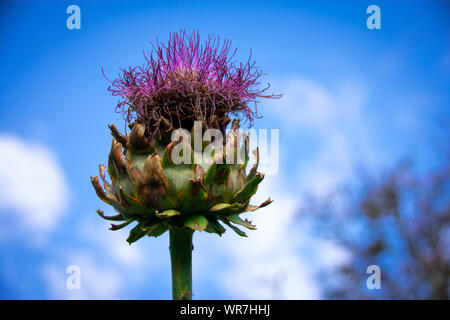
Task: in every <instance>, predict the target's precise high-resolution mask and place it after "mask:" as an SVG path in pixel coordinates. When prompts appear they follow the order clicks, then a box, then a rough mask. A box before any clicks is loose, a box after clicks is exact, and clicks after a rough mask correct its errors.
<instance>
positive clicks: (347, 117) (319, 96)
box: [263, 76, 380, 194]
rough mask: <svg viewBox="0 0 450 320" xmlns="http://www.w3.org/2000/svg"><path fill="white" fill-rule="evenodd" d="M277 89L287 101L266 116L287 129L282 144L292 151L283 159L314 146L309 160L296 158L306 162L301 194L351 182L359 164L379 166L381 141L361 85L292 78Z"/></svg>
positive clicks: (271, 106)
mask: <svg viewBox="0 0 450 320" xmlns="http://www.w3.org/2000/svg"><path fill="white" fill-rule="evenodd" d="M278 87H279V90H278V91H281V92H283V93H284V96H283V98H282V99H281V100H279V101H273V102H270V103H269V105H268V107H267V108H265V110H264V111H263V112H264V114H265V115H269V116H272V117H274V118H275V119H278V121H280V123H282V124H283V125H284V126H285V127H283V132H281V133H280V140H281V141H283V140H284V141H289V144H290V145H289V146H288V147H287V146H284V148H283V150H282V152H280V154H281V155H286V154H288V155H289V154H293V153H292V152H290V151H292V147H293V148H297V149H300V148H301V147H302V145H301V143H302V141H303V142H310V141H313V142H314V150H313V151H311V153H310V154H300V153H298V152H297V153H294V154H295V155H297V156H298V157H301V160H303V162H302V163H301V164H298V165H296V168H295V170H296V172H297V173H296V174H297V181H298V183H296V186H297V188H298V189H297V190H298V191H299V192H309V193H313V194H324V193H327V192H328V191H330V190H332V189H333V188H334V187H336V185H337V184H339V183H341V182H343V181H346V180H348V179H349V177H351V176H352V173H353V170H354V169H355V166H357V165H358V164H359V163H360V161H361V160H363V161H367V162H371V161H378V159H379V156H378V155H379V153H378V150H380V148H379V146H378V140H377V139H376V137H375V136H374V130H373V122H372V121H370V119H369V118H368V116H367V112H366V110H365V107H366V105H367V100H368V91H367V89H366V88H365V86H364V85H363V84H361V82H360V81H352V80H346V81H342V82H341V83H339V84H338V85H336V86H335V87H333V88H329V87H327V86H325V85H323V84H320V83H318V82H315V81H313V80H310V79H306V78H304V77H301V76H294V77H291V78H290V79H288V80H287V81H282V82H281V83H279V84H278ZM281 111H282V112H281ZM293 115H295V116H293ZM300 130H301V131H300ZM299 132H302V134H303V136H299ZM283 135H284V136H283ZM286 135H287V136H286ZM292 143H295V145H294V146H292ZM289 152H290V153H289ZM305 159H307V162H306V160H305ZM291 175H292V174H291ZM291 175H290V176H291Z"/></svg>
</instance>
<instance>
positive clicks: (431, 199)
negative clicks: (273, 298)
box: [303, 162, 450, 299]
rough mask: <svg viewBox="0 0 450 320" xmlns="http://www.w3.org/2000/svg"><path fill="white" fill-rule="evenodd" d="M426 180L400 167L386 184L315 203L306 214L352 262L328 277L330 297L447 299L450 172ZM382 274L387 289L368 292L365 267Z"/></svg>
mask: <svg viewBox="0 0 450 320" xmlns="http://www.w3.org/2000/svg"><path fill="white" fill-rule="evenodd" d="M448 163H449V162H446V163H445V165H443V166H441V168H439V169H437V170H436V171H434V172H430V173H428V174H425V175H419V174H417V173H415V172H414V171H413V169H412V167H411V165H410V164H408V163H401V164H400V165H398V166H396V167H395V168H393V169H392V170H391V171H390V172H388V173H387V174H385V175H383V176H382V177H381V178H379V179H373V178H371V177H367V176H366V177H365V178H364V179H362V184H361V186H359V187H357V188H353V189H351V188H347V189H344V190H338V191H336V192H335V193H333V194H331V195H329V196H327V197H324V198H312V199H310V200H311V201H310V202H309V203H310V205H309V206H308V207H307V208H304V209H303V211H304V212H306V213H308V216H309V217H311V218H312V220H313V225H314V226H315V228H316V229H317V232H318V233H319V234H320V235H322V236H325V237H328V238H329V239H331V240H332V241H334V242H336V243H337V244H338V245H340V246H342V247H344V248H346V249H347V250H348V251H349V253H350V254H351V259H350V260H349V261H348V262H347V263H344V264H343V265H341V266H340V267H338V268H337V269H335V270H332V271H331V272H325V273H323V274H322V275H321V276H322V277H324V280H325V281H324V283H325V286H326V289H325V295H326V297H327V298H338V299H371V298H380V299H448V298H449V278H450V249H449V248H450V227H449V221H450V166H449V165H448ZM372 264H375V265H378V266H380V268H381V275H382V276H381V279H382V281H381V283H382V288H381V290H369V289H368V288H367V287H366V279H367V277H368V276H369V275H367V274H366V268H367V266H369V265H372Z"/></svg>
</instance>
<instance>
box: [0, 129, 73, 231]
mask: <svg viewBox="0 0 450 320" xmlns="http://www.w3.org/2000/svg"><path fill="white" fill-rule="evenodd" d="M0 150H1V154H2V156H1V157H0V214H5V213H12V214H13V217H14V219H15V220H16V221H17V222H19V224H21V225H22V226H25V227H28V228H30V229H32V230H33V231H34V232H37V231H49V230H51V229H52V228H53V227H55V226H56V225H57V223H58V221H59V219H60V218H61V217H62V215H63V214H64V212H65V209H66V207H67V201H68V189H67V183H66V180H65V177H64V172H63V170H62V168H61V167H60V165H59V163H58V161H57V159H56V156H55V155H54V153H53V152H52V151H51V150H50V149H48V148H47V147H45V146H43V145H39V144H35V143H30V142H27V141H24V140H22V139H20V138H18V137H15V136H12V135H0Z"/></svg>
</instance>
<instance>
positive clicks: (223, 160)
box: [91, 31, 279, 244]
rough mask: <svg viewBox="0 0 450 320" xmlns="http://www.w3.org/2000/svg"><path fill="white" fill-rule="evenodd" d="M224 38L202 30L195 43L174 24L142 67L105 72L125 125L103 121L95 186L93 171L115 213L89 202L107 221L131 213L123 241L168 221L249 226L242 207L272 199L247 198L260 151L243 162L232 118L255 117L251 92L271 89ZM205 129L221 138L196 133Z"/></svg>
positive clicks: (244, 141)
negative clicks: (107, 147)
mask: <svg viewBox="0 0 450 320" xmlns="http://www.w3.org/2000/svg"><path fill="white" fill-rule="evenodd" d="M230 44H231V43H230V42H229V41H224V42H220V39H219V38H217V37H214V36H210V37H209V38H208V39H207V41H206V42H205V43H204V44H203V45H201V43H200V37H199V35H198V33H197V32H193V33H192V34H186V33H185V32H184V31H181V32H179V33H174V34H171V36H170V38H169V41H168V43H167V44H160V43H157V44H156V46H154V51H153V52H152V53H151V55H150V56H149V57H148V56H146V57H145V60H146V62H145V64H144V65H143V66H141V67H134V68H132V67H130V68H128V69H122V70H121V75H120V77H119V78H118V79H116V80H114V81H111V86H110V87H109V91H111V92H112V94H113V95H115V96H119V97H120V100H119V103H118V105H117V109H116V111H118V112H121V114H122V115H123V118H124V119H125V122H126V126H128V128H129V129H130V131H129V132H128V133H123V134H122V133H120V132H119V130H118V129H117V127H116V126H115V125H110V126H109V128H110V130H111V134H112V137H113V138H112V144H111V151H110V154H109V157H108V168H106V167H105V166H103V165H100V166H99V169H100V170H99V171H100V179H101V182H102V183H103V186H102V185H101V183H100V179H99V177H98V176H97V177H92V178H91V180H92V184H93V186H94V188H95V191H96V193H97V195H98V196H99V197H100V199H101V200H103V201H104V202H106V203H107V204H109V205H111V206H112V207H113V208H114V209H115V210H116V211H117V213H118V214H117V215H116V216H105V215H104V214H103V212H102V211H100V210H97V213H98V214H99V215H100V216H101V217H103V218H104V219H107V220H111V221H119V222H120V223H116V224H112V226H111V228H110V229H111V230H117V229H121V228H123V227H125V226H127V225H128V224H130V223H131V222H134V221H136V222H137V225H136V226H135V227H134V228H133V229H132V230H131V232H130V235H129V237H128V239H127V241H128V242H129V243H130V244H131V243H133V242H135V241H137V240H138V239H140V238H142V237H144V236H146V235H147V236H153V237H157V236H159V235H161V234H163V233H164V232H166V231H167V230H169V229H172V228H175V229H181V228H190V229H192V230H198V231H206V232H210V233H216V234H218V235H222V234H223V233H224V232H225V226H228V227H229V228H231V229H232V230H234V231H235V232H236V233H238V234H239V235H241V236H245V233H244V232H243V231H242V230H241V228H240V227H245V228H248V229H255V226H254V225H253V224H252V223H251V222H250V221H248V220H246V219H245V220H243V219H242V218H241V217H240V214H241V213H243V212H246V211H254V210H256V209H258V208H260V207H264V206H266V205H268V204H270V203H271V202H272V200H271V199H270V198H269V199H267V200H266V201H265V202H263V203H262V204H260V205H259V206H253V205H250V198H251V197H252V196H253V195H254V194H255V192H256V190H257V188H258V184H259V183H260V182H261V181H262V180H263V178H264V175H263V174H261V173H258V172H257V167H258V159H259V154H258V150H255V151H254V154H255V159H256V161H255V164H254V166H253V167H252V168H251V169H249V170H248V169H247V164H248V162H249V136H248V135H245V134H241V133H240V130H239V123H240V122H242V121H245V122H247V123H248V124H249V126H251V125H252V124H253V120H254V118H257V117H258V114H257V110H256V105H257V99H258V98H277V97H279V96H276V95H263V93H264V91H265V90H266V89H267V88H268V87H267V88H264V89H261V90H259V89H257V88H256V86H258V85H259V82H257V81H258V78H259V77H260V76H261V75H262V73H261V70H260V68H259V67H256V66H255V64H254V62H251V60H250V59H249V60H248V62H247V63H245V64H239V65H237V64H236V63H235V62H234V60H233V57H234V53H233V54H231V55H230V54H229V51H230ZM250 105H253V106H254V107H253V108H251V107H250ZM232 118H233V119H232ZM228 127H231V128H230V130H229V132H228V133H227V132H226V130H227V128H228ZM208 130H215V132H216V133H220V134H221V135H222V136H223V139H217V137H216V136H217V135H216V136H215V139H214V141H212V139H210V141H204V138H205V136H207V135H208V134H207V132H208ZM211 142H214V143H215V148H211ZM180 159H182V161H181V162H180ZM106 172H107V173H108V174H109V177H110V180H111V182H108V181H107V179H106Z"/></svg>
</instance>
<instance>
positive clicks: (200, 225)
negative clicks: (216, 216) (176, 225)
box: [184, 214, 208, 231]
mask: <svg viewBox="0 0 450 320" xmlns="http://www.w3.org/2000/svg"><path fill="white" fill-rule="evenodd" d="M184 225H185V226H186V227H188V228H191V229H193V230H198V231H203V230H205V229H206V227H207V226H208V219H206V218H205V216H203V215H201V214H195V215H190V216H188V217H186V219H185V220H184Z"/></svg>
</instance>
